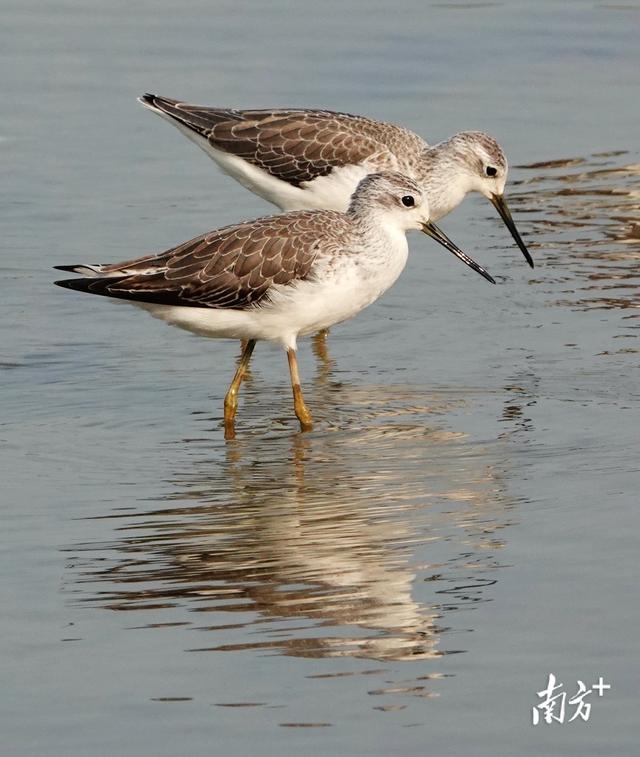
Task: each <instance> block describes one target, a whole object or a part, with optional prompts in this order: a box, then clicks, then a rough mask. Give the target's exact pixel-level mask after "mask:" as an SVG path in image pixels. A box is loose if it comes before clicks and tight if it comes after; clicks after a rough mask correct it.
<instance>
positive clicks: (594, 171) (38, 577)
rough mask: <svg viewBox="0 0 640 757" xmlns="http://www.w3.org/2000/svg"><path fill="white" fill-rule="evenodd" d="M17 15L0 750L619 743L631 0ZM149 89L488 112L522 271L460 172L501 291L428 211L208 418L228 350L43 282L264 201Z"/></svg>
mask: <svg viewBox="0 0 640 757" xmlns="http://www.w3.org/2000/svg"><path fill="white" fill-rule="evenodd" d="M0 10H1V18H2V24H1V25H0V61H1V65H2V77H1V79H2V83H1V87H2V91H3V99H2V102H3V108H2V113H1V115H0V160H1V162H2V176H3V181H2V182H1V183H0V194H1V208H2V211H1V215H2V241H3V245H2V246H3V250H2V258H1V262H0V265H1V266H2V279H1V283H0V285H1V286H2V295H1V298H0V307H1V309H2V317H1V318H0V334H1V342H0V367H1V368H2V370H1V372H0V376H1V379H0V380H1V382H2V389H1V392H2V393H1V396H2V406H3V407H2V417H1V419H0V445H1V448H0V449H1V454H2V458H1V461H0V474H1V481H2V487H1V492H2V507H1V517H2V529H1V536H0V547H1V549H2V580H1V585H2V612H1V614H0V649H1V655H0V665H1V668H2V677H1V679H0V680H1V681H2V686H1V687H0V710H1V715H0V743H1V745H2V748H1V750H0V751H1V752H2V754H3V755H5V754H6V755H10V756H11V757H27V756H29V757H31V756H35V755H47V756H48V757H93V756H94V755H127V756H128V755H135V757H143V756H144V757H146V756H149V757H151V756H153V757H172V756H174V755H176V756H177V755H190V757H199V756H200V755H212V754H215V755H230V756H231V757H236V756H237V757H240V756H243V755H247V754H253V753H259V754H265V755H282V754H303V755H340V756H346V757H351V755H374V754H375V755H390V754H392V755H412V756H413V755H416V756H418V755H427V754H429V755H430V754H433V755H455V756H456V757H458V756H459V755H474V756H475V755H480V757H484V756H485V755H487V756H488V755H491V757H501V756H503V755H504V756H505V757H507V756H508V757H511V756H512V755H516V754H517V755H539V754H548V755H573V754H581V755H603V754H607V755H608V754H611V755H613V754H615V755H635V754H637V740H638V737H637V707H638V665H637V663H638V642H637V639H638V627H639V626H640V611H639V603H638V590H637V586H638V570H637V555H638V537H637V533H638V525H639V524H638V515H637V512H638V489H639V484H640V477H639V475H638V469H639V467H640V466H639V455H638V442H639V441H640V435H639V433H638V427H639V412H638V411H639V409H640V390H639V384H638V367H639V366H638V364H639V362H640V361H639V359H638V358H639V354H640V353H639V350H640V343H639V342H638V337H639V336H640V331H639V326H640V321H639V320H638V318H639V315H640V310H638V308H639V307H640V298H639V296H638V291H639V290H638V285H639V283H640V281H639V279H640V270H639V267H638V264H639V261H640V149H639V147H638V125H639V123H640V91H639V80H638V71H639V70H640V53H639V50H640V48H639V47H638V33H639V32H640V5H639V3H638V2H636V1H635V0H634V1H630V0H628V1H627V2H620V3H617V2H597V1H594V0H590V1H589V2H580V1H579V0H573V1H572V2H565V3H557V2H551V1H547V2H533V0H528V1H527V2H524V1H522V2H520V1H518V0H514V1H513V2H473V1H471V2H464V3H462V2H449V1H445V2H431V3H425V2H418V1H417V0H410V1H409V2H406V3H400V4H395V5H393V4H391V5H388V4H386V3H381V2H377V0H376V1H375V2H364V1H363V0H356V1H355V2H351V3H344V2H335V0H330V1H329V2H325V3H311V2H283V1H282V0H275V2H271V3H259V2H255V1H254V2H247V3H235V2H227V1H221V2H213V3H210V2H203V1H202V0H200V1H196V2H190V1H188V2H184V3H169V2H166V0H157V2H150V1H148V0H144V1H141V2H133V3H129V2H127V3H125V2H122V1H121V0H111V2H108V3H98V2H86V1H85V2H80V0H62V1H61V2H58V3H51V2H50V3H39V2H34V1H33V0H1V1H0ZM144 91H151V92H157V93H160V94H164V95H167V96H170V97H176V98H182V99H188V100H191V101H195V102H202V103H206V104H212V105H213V104H217V105H228V106H236V107H243V106H244V107H267V106H273V105H298V106H308V107H311V106H322V107H325V108H331V109H335V110H347V111H351V112H356V113H364V114H368V115H371V116H374V117H378V118H383V119H389V120H393V121H397V122H400V123H403V124H405V125H407V126H409V127H411V128H413V129H415V130H416V131H418V132H419V133H421V134H423V135H424V136H425V137H426V138H427V139H429V140H430V141H437V140H439V139H441V138H444V137H446V136H448V135H450V134H451V133H453V132H455V131H458V130H461V129H468V128H480V129H486V130H487V131H490V132H491V133H492V134H494V135H495V136H496V137H497V138H498V139H499V140H500V141H501V143H502V144H503V145H504V147H505V149H506V151H507V154H508V155H509V157H510V161H511V165H512V167H511V174H510V176H511V180H510V184H509V188H508V191H509V198H510V202H511V206H512V211H513V214H514V216H515V218H516V220H517V223H518V225H519V227H520V229H521V231H522V233H523V235H524V237H525V239H526V241H527V242H528V244H529V245H530V247H531V250H532V252H533V255H534V257H535V259H536V262H537V266H536V268H535V270H533V271H531V270H529V269H528V268H527V267H526V266H525V264H524V261H523V259H522V256H521V255H520V253H519V251H518V250H517V248H515V246H514V245H513V243H512V241H511V238H510V237H509V235H508V232H507V230H506V229H505V228H504V227H503V226H502V224H501V223H500V221H499V219H498V218H497V217H496V216H495V213H494V211H493V208H491V206H490V205H489V204H488V203H487V202H486V201H485V200H484V199H482V198H479V197H477V198H470V199H469V200H468V201H467V202H465V204H464V205H463V206H462V207H460V208H459V209H458V210H457V211H456V212H455V213H454V214H452V215H451V216H449V217H448V218H446V219H443V221H442V222H441V225H442V227H443V228H444V229H445V230H446V231H447V233H448V234H449V235H450V236H451V237H452V238H453V239H454V240H456V241H457V242H458V243H459V244H460V245H461V246H462V247H463V248H464V249H466V250H468V251H469V252H470V253H471V254H472V255H473V256H474V257H475V258H476V259H477V260H478V261H479V262H481V263H482V264H483V265H486V267H487V268H488V269H489V270H490V271H491V272H492V273H493V274H494V276H495V277H496V278H497V279H498V286H495V287H492V286H490V285H489V284H487V283H486V282H485V281H483V280H482V279H481V278H480V277H478V276H477V275H476V274H474V273H473V272H471V271H469V270H468V269H467V268H465V267H464V266H462V265H461V264H460V263H459V262H457V261H456V260H455V259H454V258H453V256H451V255H449V254H447V253H446V252H445V251H443V250H442V249H441V248H438V247H437V246H436V245H434V244H433V243H431V242H430V241H429V240H427V239H426V238H425V237H422V236H419V235H415V236H412V238H411V250H412V253H411V256H410V260H409V264H408V269H407V271H406V272H405V273H404V274H403V276H402V277H401V279H400V280H399V282H398V283H397V284H396V286H395V287H394V288H393V289H392V290H391V291H390V292H389V293H388V294H387V295H386V296H385V297H384V298H383V299H382V300H380V301H379V302H377V303H376V304H375V305H373V306H372V307H370V308H369V309H368V310H367V311H365V312H364V313H362V314H361V315H359V316H358V317H357V318H356V319H354V320H352V321H351V322H348V323H345V324H343V325H342V326H340V327H336V328H335V329H333V331H332V334H331V337H330V340H329V359H328V361H325V362H323V361H321V360H318V359H317V358H316V357H315V356H314V355H313V353H312V351H311V347H310V345H309V343H306V342H305V343H303V344H302V347H301V350H300V353H301V371H302V376H303V383H304V387H305V391H306V398H307V402H308V404H309V406H310V408H311V410H312V412H313V413H314V415H315V417H316V419H317V421H318V423H317V426H316V429H315V430H314V431H313V432H311V433H308V434H300V433H299V432H298V431H297V426H296V423H295V419H294V418H293V415H292V412H291V401H290V397H289V392H290V390H289V387H288V378H287V369H286V361H285V360H284V356H283V354H282V352H281V351H279V350H278V349H275V348H273V347H269V346H268V345H258V348H257V350H256V353H255V358H254V361H253V367H252V373H251V377H250V380H249V381H248V383H247V385H246V387H244V388H243V393H242V397H241V404H240V409H239V414H238V436H237V439H236V440H235V441H233V442H225V441H224V440H223V433H222V428H221V417H222V397H223V395H224V392H225V390H226V386H227V385H228V382H229V380H230V378H231V375H232V372H233V370H234V361H235V359H236V357H237V353H238V345H237V344H234V343H231V342H223V341H212V340H205V339H202V338H198V337H195V336H192V335H189V334H186V333H184V332H180V331H178V330H174V329H171V328H169V327H167V326H166V325H165V324H163V323H162V322H160V321H156V320H154V319H152V318H149V317H148V316H147V315H146V314H144V313H142V312H140V311H138V310H136V309H134V308H131V307H130V306H129V305H126V304H122V303H113V302H110V301H106V300H104V299H101V298H97V297H96V298H91V297H87V296H85V295H80V294H77V293H72V292H68V291H64V290H61V289H58V288H55V287H53V286H52V281H53V280H54V279H55V278H56V275H55V272H54V271H52V270H51V267H52V266H53V265H55V264H60V263H75V262H81V261H89V262H94V261H95V262H97V261H102V262H106V261H111V260H120V259H124V258H130V257H134V256H137V255H142V254H144V253H147V252H150V251H157V250H162V249H165V248H167V247H169V246H171V245H173V244H176V243H178V242H180V241H183V240H184V239H187V238H190V237H192V236H194V235H195V234H198V233H200V232H204V231H206V230H209V229H212V228H215V227H217V226H220V225H223V224H225V223H228V222H232V221H234V220H237V219H239V218H247V217H252V216H256V215H260V214H264V213H266V212H270V208H269V206H267V205H266V204H264V203H263V202H262V201H261V200H260V199H259V198H257V197H254V196H252V195H250V194H248V193H247V192H246V191H245V190H244V189H242V188H241V187H240V186H239V185H237V184H235V183H234V182H233V181H232V180H230V179H229V178H228V177H224V176H223V175H222V174H220V173H219V172H218V171H217V170H216V168H215V166H214V165H213V163H211V162H210V161H209V160H208V159H207V158H206V156H205V155H204V153H202V152H201V151H199V150H198V149H197V148H196V147H194V146H193V145H192V144H190V143H188V142H187V141H186V140H185V139H184V138H183V137H182V136H181V135H180V134H179V133H178V132H177V131H176V130H175V129H173V128H171V127H170V126H169V125H168V124H166V123H164V122H163V121H162V120H160V119H159V118H157V117H155V116H154V115H153V114H151V113H149V112H148V111H145V110H144V109H143V108H142V107H140V106H139V105H138V104H137V103H136V101H135V98H136V96H137V95H139V94H140V93H142V92H144ZM549 673H554V674H555V675H556V676H557V678H558V680H559V681H561V682H562V683H563V684H564V689H565V691H566V692H567V695H568V697H571V696H573V694H574V693H575V692H576V690H577V688H578V684H577V681H578V680H581V681H584V683H585V685H586V686H587V687H591V686H592V685H593V684H594V683H596V682H597V681H598V678H599V676H603V678H604V680H605V682H606V683H608V684H610V685H611V689H610V690H608V691H607V692H606V693H605V694H604V696H602V697H599V696H598V695H597V693H596V691H591V694H590V698H589V699H588V700H587V701H589V702H590V703H591V704H592V709H591V712H590V717H589V720H588V722H584V721H583V720H581V719H579V718H578V719H576V720H574V721H573V722H565V723H564V724H560V723H554V724H552V725H547V724H545V723H540V724H539V725H537V726H533V725H532V707H533V706H534V705H536V704H538V703H539V702H540V701H541V700H540V698H539V697H538V696H537V694H536V692H537V691H540V690H542V689H543V688H544V687H545V686H546V684H547V677H548V674H549ZM573 712H574V708H572V707H570V706H569V705H568V704H567V714H566V718H565V719H566V720H568V719H569V717H570V715H572V714H573Z"/></svg>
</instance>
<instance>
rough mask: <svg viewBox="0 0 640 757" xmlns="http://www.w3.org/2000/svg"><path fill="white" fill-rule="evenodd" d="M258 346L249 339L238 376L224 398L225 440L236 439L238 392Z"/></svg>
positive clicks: (243, 351) (238, 368)
mask: <svg viewBox="0 0 640 757" xmlns="http://www.w3.org/2000/svg"><path fill="white" fill-rule="evenodd" d="M255 346H256V340H255V339H249V341H248V342H247V343H246V345H245V346H244V349H243V350H242V356H241V357H240V360H239V362H238V367H237V369H236V374H235V376H234V377H233V381H232V382H231V386H230V387H229V391H228V392H227V393H226V394H225V397H224V438H225V439H234V438H235V435H236V432H235V428H234V422H235V417H236V410H237V409H238V392H239V391H240V384H241V383H242V379H243V378H244V376H245V373H246V372H247V367H248V366H249V361H250V360H251V353H252V352H253V348H254V347H255Z"/></svg>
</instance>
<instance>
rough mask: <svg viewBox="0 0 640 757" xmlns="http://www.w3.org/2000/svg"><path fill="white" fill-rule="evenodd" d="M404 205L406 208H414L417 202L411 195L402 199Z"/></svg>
mask: <svg viewBox="0 0 640 757" xmlns="http://www.w3.org/2000/svg"><path fill="white" fill-rule="evenodd" d="M402 204H403V205H404V206H405V208H412V207H413V206H414V205H415V204H416V201H415V200H414V199H413V197H412V196H411V195H405V196H404V197H403V198H402Z"/></svg>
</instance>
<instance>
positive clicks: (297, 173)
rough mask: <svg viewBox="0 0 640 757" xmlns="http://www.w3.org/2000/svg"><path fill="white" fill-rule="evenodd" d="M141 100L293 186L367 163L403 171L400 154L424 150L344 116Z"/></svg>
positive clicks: (402, 132)
mask: <svg viewBox="0 0 640 757" xmlns="http://www.w3.org/2000/svg"><path fill="white" fill-rule="evenodd" d="M141 100H142V101H143V102H144V103H146V104H147V105H149V106H151V107H152V108H155V109H157V110H160V111H162V112H163V113H164V114H165V115H168V116H170V117H171V118H173V119H175V120H176V121H178V122H180V123H181V124H182V125H183V126H186V127H188V128H189V129H192V130H193V131H194V132H196V133H198V134H200V135H201V136H202V137H204V138H205V139H207V140H208V142H209V143H210V144H211V145H212V146H213V147H214V148H216V149H218V150H222V151H224V152H227V153H230V154H232V155H236V156H237V157H239V158H242V159H244V160H246V161H247V162H249V163H251V164H252V165H254V166H257V167H258V168H261V169H263V170H264V171H267V172H268V173H269V174H270V175H271V176H274V177H275V178H277V179H281V180H282V181H286V182H287V183H289V184H292V185H293V186H296V187H297V186H300V185H301V184H302V183H303V182H307V181H312V180H313V179H315V178H318V177H319V176H326V175H327V174H329V173H331V171H332V170H333V169H334V168H338V167H341V166H349V165H359V164H361V163H366V164H367V165H368V166H370V167H371V169H372V170H375V171H383V170H408V169H410V168H411V167H410V166H407V165H405V162H404V161H403V158H402V156H403V154H415V152H416V151H418V152H419V151H421V150H423V149H426V147H427V144H426V142H425V141H424V140H423V139H422V138H421V137H419V136H418V135H417V134H414V133H413V132H411V131H408V130H407V129H403V128H401V127H399V126H395V125H394V124H388V123H384V122H382V121H375V120H373V119H369V118H364V117H363V116H353V115H350V114H348V113H334V112H332V111H325V110H232V109H228V108H207V107H203V106H199V105H191V104H189V103H183V102H179V101H177V100H171V99H169V98H166V97H159V96H157V95H144V96H143V97H142V98H141Z"/></svg>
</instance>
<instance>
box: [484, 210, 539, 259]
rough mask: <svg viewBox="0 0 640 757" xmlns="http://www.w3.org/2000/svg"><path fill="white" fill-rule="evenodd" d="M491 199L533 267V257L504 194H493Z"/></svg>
mask: <svg viewBox="0 0 640 757" xmlns="http://www.w3.org/2000/svg"><path fill="white" fill-rule="evenodd" d="M490 199H491V204H492V205H493V207H494V208H495V209H496V210H497V211H498V213H500V218H502V220H503V221H504V223H505V226H506V227H507V228H508V229H509V231H510V232H511V236H512V237H513V238H514V239H515V240H516V244H517V245H518V247H519V248H520V249H521V250H522V254H523V255H524V257H525V260H526V261H527V263H529V265H530V266H531V267H532V268H533V258H532V257H531V255H530V254H529V250H527V248H526V247H525V244H524V242H523V241H522V237H521V236H520V234H519V232H518V229H516V225H515V223H514V222H513V218H512V217H511V211H510V210H509V206H508V205H507V201H506V200H505V199H504V195H491V198H490Z"/></svg>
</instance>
